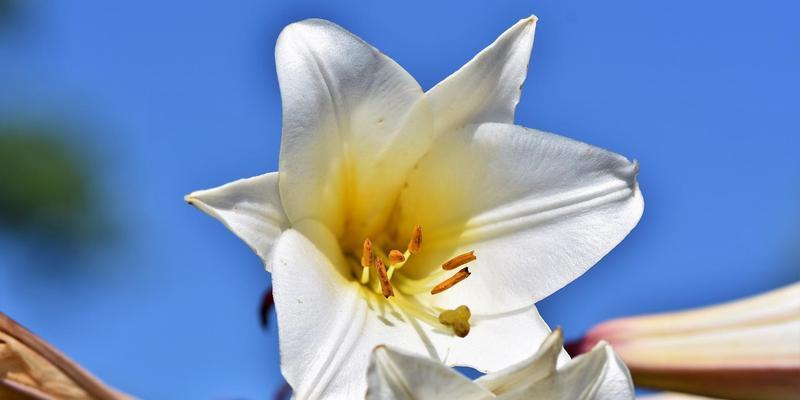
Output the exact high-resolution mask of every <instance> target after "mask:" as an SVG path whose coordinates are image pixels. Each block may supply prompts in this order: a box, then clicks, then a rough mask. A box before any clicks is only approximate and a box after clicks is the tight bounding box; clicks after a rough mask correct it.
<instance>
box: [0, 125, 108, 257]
mask: <svg viewBox="0 0 800 400" xmlns="http://www.w3.org/2000/svg"><path fill="white" fill-rule="evenodd" d="M58 129H59V128H54V127H47V126H42V125H38V124H35V123H9V122H7V121H0V226H2V227H4V228H6V229H10V230H14V231H17V233H19V234H23V235H28V234H36V235H37V236H39V237H46V238H49V239H51V240H56V241H70V242H74V241H80V240H83V239H84V238H88V237H89V236H90V234H91V230H92V228H93V227H95V226H96V222H97V219H98V214H97V213H94V212H92V211H93V209H96V208H95V207H97V203H98V202H97V201H96V200H95V199H94V195H95V191H94V189H93V188H92V182H91V179H90V177H89V173H88V166H87V165H85V164H84V162H83V156H82V155H81V154H80V153H79V152H78V151H77V150H76V149H74V148H73V147H72V146H70V145H69V144H67V143H66V141H65V140H64V139H63V138H62V137H60V136H58V135H57V134H56V133H55V131H57V130H58Z"/></svg>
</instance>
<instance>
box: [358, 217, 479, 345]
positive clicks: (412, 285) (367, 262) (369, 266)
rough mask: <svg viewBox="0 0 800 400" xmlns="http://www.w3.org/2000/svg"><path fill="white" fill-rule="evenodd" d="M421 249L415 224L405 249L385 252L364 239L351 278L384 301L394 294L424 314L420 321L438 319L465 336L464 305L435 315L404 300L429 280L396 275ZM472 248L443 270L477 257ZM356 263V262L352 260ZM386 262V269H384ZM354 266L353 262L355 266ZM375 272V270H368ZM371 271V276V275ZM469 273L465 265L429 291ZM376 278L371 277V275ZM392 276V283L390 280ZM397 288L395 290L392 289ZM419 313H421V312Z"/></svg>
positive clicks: (447, 286)
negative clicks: (358, 261) (381, 296)
mask: <svg viewBox="0 0 800 400" xmlns="http://www.w3.org/2000/svg"><path fill="white" fill-rule="evenodd" d="M421 249H422V226H421V225H417V226H415V227H414V231H413V232H412V235H411V240H410V241H409V242H408V246H407V247H406V250H405V252H401V251H400V250H394V249H393V250H391V251H389V253H388V254H387V253H386V252H384V251H383V249H381V248H380V247H376V246H374V245H373V243H372V241H371V240H370V239H369V238H366V239H364V243H363V245H362V248H361V259H360V267H361V271H360V273H359V272H358V271H357V270H354V271H353V276H354V278H358V281H359V282H360V283H361V285H364V286H366V287H367V288H368V289H369V290H372V291H374V292H379V293H380V294H382V295H383V297H384V298H386V299H387V300H388V299H389V298H390V297H395V298H396V299H397V301H398V302H399V303H402V305H404V308H406V309H409V308H410V309H411V310H413V311H415V312H412V314H414V315H416V316H420V317H424V318H423V320H424V321H426V322H429V323H432V322H433V323H435V322H438V324H441V325H444V326H447V327H450V328H451V329H452V330H453V333H455V334H456V336H459V337H464V336H467V334H468V333H469V329H470V325H469V319H470V316H471V313H470V310H469V308H468V307H467V306H464V305H462V306H459V307H458V308H456V309H455V310H442V311H441V312H439V313H438V318H437V317H436V315H435V314H434V313H433V312H432V311H428V310H429V307H421V306H420V305H419V304H417V303H416V302H410V301H409V300H408V299H405V296H403V293H406V294H417V293H422V292H424V291H426V290H427V289H428V287H430V286H429V285H430V281H429V280H424V281H423V282H420V281H417V280H412V279H408V278H405V279H404V278H403V277H400V276H395V272H397V271H398V270H400V269H401V268H403V266H404V265H405V264H406V263H407V262H408V260H409V259H410V258H411V256H412V255H414V254H416V253H418V252H419V251H420V250H421ZM476 259H477V257H476V256H475V252H474V251H470V252H467V253H464V254H460V255H457V256H455V257H453V258H451V259H450V260H447V261H446V262H444V263H443V264H442V269H443V270H445V271H450V270H453V269H456V268H458V267H461V266H462V265H464V264H467V263H469V262H472V261H474V260H476ZM353 264H355V262H354V263H353ZM387 265H388V268H387ZM354 267H355V265H354ZM371 271H374V272H371ZM373 273H374V275H372V274H373ZM469 275H470V272H469V269H468V268H467V267H464V268H462V269H460V270H458V271H457V272H456V273H455V274H453V275H451V276H450V277H449V278H447V279H445V280H443V281H441V282H439V283H438V284H436V285H433V286H432V287H430V294H431V295H436V294H439V293H442V292H444V291H445V290H448V289H450V288H451V287H453V286H455V285H456V284H457V283H459V282H461V281H463V280H464V279H466V278H467V277H469ZM373 276H374V277H375V278H376V279H372V277H373ZM393 278H395V284H393V283H392V279H393ZM395 287H397V289H398V292H397V293H396V292H395ZM420 314H422V315H420Z"/></svg>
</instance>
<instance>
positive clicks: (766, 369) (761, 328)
mask: <svg viewBox="0 0 800 400" xmlns="http://www.w3.org/2000/svg"><path fill="white" fill-rule="evenodd" d="M601 340H602V341H607V342H609V343H611V344H612V345H613V346H614V348H616V349H617V351H618V352H619V354H620V355H621V356H622V359H623V360H625V363H626V364H627V365H628V366H629V367H630V369H631V372H632V373H633V377H634V379H636V384H637V385H641V386H643V387H651V388H656V389H663V390H673V391H679V392H687V393H694V394H698V395H705V396H713V397H720V398H726V399H765V400H767V399H775V400H778V399H788V398H797V397H798V395H800V283H795V284H792V285H789V286H786V287H783V288H779V289H775V290H772V291H769V292H767V293H762V294H760V295H757V296H752V297H749V298H745V299H741V300H737V301H733V302H729V303H725V304H720V305H715V306H710V307H704V308H699V309H694V310H686V311H679V312H672V313H663V314H655V315H644V316H638V317H629V318H621V319H617V320H612V321H608V322H605V323H603V324H600V325H598V326H597V327H595V328H593V329H592V330H591V331H590V332H589V333H588V334H587V335H586V337H585V338H584V339H583V340H582V341H581V342H579V343H578V344H577V345H575V347H576V349H577V350H578V352H580V350H581V347H582V348H583V349H588V348H591V347H592V346H594V344H595V343H597V342H598V341H601Z"/></svg>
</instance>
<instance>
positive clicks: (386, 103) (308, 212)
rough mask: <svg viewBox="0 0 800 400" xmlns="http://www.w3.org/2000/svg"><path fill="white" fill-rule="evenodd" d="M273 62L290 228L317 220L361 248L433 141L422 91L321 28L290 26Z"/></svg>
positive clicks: (344, 34) (355, 41)
mask: <svg viewBox="0 0 800 400" xmlns="http://www.w3.org/2000/svg"><path fill="white" fill-rule="evenodd" d="M275 58H276V64H277V71H278V80H279V83H280V88H281V98H282V101H283V136H282V140H281V156H280V172H281V184H280V186H281V196H282V197H283V204H284V205H285V206H286V214H287V215H288V216H289V220H291V221H292V223H296V222H298V221H301V220H303V219H308V218H311V219H316V220H318V221H321V222H323V223H324V224H325V225H326V226H327V227H328V228H329V229H331V230H332V231H333V232H334V234H336V235H337V236H342V234H343V231H344V230H345V229H348V232H349V234H348V236H354V237H358V238H359V240H363V237H365V236H366V235H367V233H365V232H369V231H370V230H374V229H376V228H377V227H378V226H380V225H381V224H382V223H383V220H384V219H385V218H386V217H387V215H388V213H389V211H390V210H391V207H392V206H393V204H394V202H395V199H396V195H397V192H398V190H399V188H400V185H402V183H403V179H404V177H405V175H406V173H407V171H408V170H409V169H410V168H411V167H412V166H413V164H414V163H415V162H416V161H417V160H418V158H419V157H420V156H421V155H422V154H423V153H424V152H425V150H426V149H427V148H428V146H429V144H430V141H431V140H432V135H433V131H432V121H431V116H430V109H429V106H428V104H427V101H426V100H425V97H424V94H423V92H422V89H421V88H420V87H419V85H418V84H417V82H416V81H415V80H414V79H413V78H412V77H411V76H410V75H409V74H408V73H407V72H406V71H405V70H403V69H402V68H401V67H400V66H399V65H397V64H396V63H395V62H394V61H392V60H391V59H389V58H388V57H386V56H385V55H383V54H382V53H380V52H379V51H378V50H377V49H375V48H373V47H371V46H370V45H368V44H367V43H365V42H364V41H363V40H361V39H359V38H358V37H356V36H355V35H353V34H351V33H350V32H348V31H346V30H344V29H343V28H341V27H339V26H338V25H335V24H333V23H331V22H328V21H323V20H305V21H301V22H298V23H294V24H291V25H289V26H287V27H286V28H285V29H284V30H283V32H282V33H281V35H280V37H279V38H278V43H277V45H276V49H275ZM345 205H347V206H346V207H345ZM346 212H347V213H351V214H350V215H346V214H345V213H346ZM345 221H349V222H353V221H355V222H358V223H360V224H361V225H359V226H347V227H345Z"/></svg>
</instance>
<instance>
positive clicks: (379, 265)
mask: <svg viewBox="0 0 800 400" xmlns="http://www.w3.org/2000/svg"><path fill="white" fill-rule="evenodd" d="M375 269H376V270H377V271H378V281H379V282H380V283H381V292H383V297H385V298H387V299H388V298H389V297H391V296H394V290H392V282H390V281H389V276H388V275H387V274H386V266H384V265H383V260H381V259H380V257H378V258H376V259H375Z"/></svg>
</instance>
